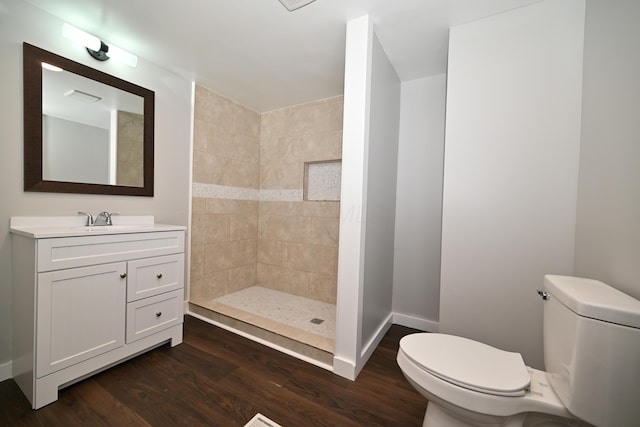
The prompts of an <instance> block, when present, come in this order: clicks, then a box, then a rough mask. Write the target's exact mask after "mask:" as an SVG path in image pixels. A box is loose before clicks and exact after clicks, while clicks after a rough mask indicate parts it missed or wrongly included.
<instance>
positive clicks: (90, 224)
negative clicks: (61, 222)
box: [78, 212, 94, 227]
mask: <svg viewBox="0 0 640 427" xmlns="http://www.w3.org/2000/svg"><path fill="white" fill-rule="evenodd" d="M78 215H86V216H87V220H86V221H85V223H84V225H85V227H93V225H94V221H93V215H91V214H90V213H89V212H78Z"/></svg>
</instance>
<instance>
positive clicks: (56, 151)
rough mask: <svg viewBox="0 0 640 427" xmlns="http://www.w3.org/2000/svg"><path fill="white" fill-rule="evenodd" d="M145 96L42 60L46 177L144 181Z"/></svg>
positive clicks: (138, 183) (93, 181) (96, 181)
mask: <svg viewBox="0 0 640 427" xmlns="http://www.w3.org/2000/svg"><path fill="white" fill-rule="evenodd" d="M143 108H144V103H143V98H142V97H141V96H138V95H134V94H132V93H129V92H125V91H123V90H120V89H117V88H114V87H111V86H107V85H105V84H102V83H100V82H96V81H95V80H90V79H87V78H85V77H82V76H79V75H77V74H74V73H70V72H68V71H65V70H62V69H60V68H58V69H54V68H52V67H45V66H43V70H42V178H43V179H45V180H47V181H67V182H86V183H91V184H106V185H127V186H132V187H142V186H143V176H142V167H143V156H142V153H143V139H142V138H143V135H144V116H143V113H144V110H143Z"/></svg>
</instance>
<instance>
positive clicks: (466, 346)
mask: <svg viewBox="0 0 640 427" xmlns="http://www.w3.org/2000/svg"><path fill="white" fill-rule="evenodd" d="M400 348H401V349H402V351H403V352H404V353H405V355H406V356H407V357H409V358H410V359H411V360H412V361H413V362H414V363H416V364H418V365H419V366H420V367H422V369H424V370H426V371H427V372H429V373H430V374H432V375H434V376H437V377H439V378H441V379H443V380H445V381H448V382H450V383H453V384H456V385H458V386H460V387H464V388H468V389H470V390H474V391H479V392H482V393H488V394H494V395H498V396H523V395H524V394H525V389H526V388H527V387H529V384H530V383H531V379H530V377H529V373H528V372H527V368H526V366H525V364H524V361H523V360H522V356H521V355H520V354H519V353H512V352H508V351H503V350H498V349H497V348H494V347H491V346H489V345H486V344H483V343H480V342H477V341H473V340H470V339H467V338H463V337H457V336H453V335H445V334H429V333H420V334H412V335H407V336H405V337H404V338H402V340H400Z"/></svg>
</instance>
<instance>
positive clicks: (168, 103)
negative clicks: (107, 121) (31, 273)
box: [0, 0, 191, 379]
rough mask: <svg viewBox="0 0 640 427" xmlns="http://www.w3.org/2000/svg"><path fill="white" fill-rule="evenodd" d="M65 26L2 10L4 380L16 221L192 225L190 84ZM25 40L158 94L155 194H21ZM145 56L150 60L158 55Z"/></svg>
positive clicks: (0, 326)
mask: <svg viewBox="0 0 640 427" xmlns="http://www.w3.org/2000/svg"><path fill="white" fill-rule="evenodd" d="M62 24H63V22H62V21H59V20H58V19H57V18H55V17H53V16H51V15H48V14H46V13H44V12H42V11H40V10H39V9H36V8H34V7H32V6H31V5H29V4H28V3H26V2H23V1H19V0H4V1H3V2H2V5H0V57H1V58H2V60H1V61H0V76H2V78H1V79H0V93H2V98H1V100H0V141H2V143H1V144H0V272H2V274H0V379H3V378H6V375H7V373H9V374H10V369H9V367H8V364H7V362H8V361H9V359H10V354H11V352H10V343H11V294H12V292H11V238H10V235H9V218H10V217H11V216H20V215H69V214H74V213H75V212H76V211H78V210H83V211H91V212H98V211H100V210H110V211H117V212H121V213H123V214H129V215H137V214H146V215H155V216H156V220H157V221H158V222H164V223H173V224H179V225H187V224H188V211H189V192H190V184H189V183H190V180H189V170H190V166H189V164H190V163H189V153H190V139H191V82H189V81H187V80H184V79H183V78H181V77H178V76H176V75H174V74H171V73H169V72H167V71H165V70H164V69H162V68H160V67H158V66H156V65H154V64H153V63H152V62H149V61H147V60H145V59H143V58H141V59H140V61H139V62H138V67H137V68H131V67H129V66H127V65H124V64H119V63H117V62H113V61H107V62H105V63H99V62H97V61H95V60H93V59H92V58H91V57H89V55H88V54H87V52H86V50H84V49H83V48H82V47H80V46H78V45H74V44H73V43H70V42H69V41H68V40H66V39H63V38H62V35H61V32H62ZM23 41H26V42H28V43H30V44H33V45H36V46H39V47H41V48H43V49H46V50H49V51H52V52H54V53H57V54H59V55H62V56H64V57H67V58H70V59H72V60H74V61H77V62H81V63H84V64H85V65H88V66H90V67H93V68H96V69H99V70H101V71H104V72H107V73H109V74H113V75H116V76H118V77H120V78H122V79H125V80H128V81H131V82H133V83H136V84H138V85H141V86H144V87H146V88H148V89H151V90H153V91H155V95H156V105H155V196H154V197H152V198H149V197H124V196H100V195H73V194H53V193H25V192H24V191H23V167H22V164H23V163H22V162H23V158H22V118H23V114H22V107H23V106H22V42H23ZM107 42H108V40H107ZM122 47H123V48H126V47H127V46H122ZM134 53H138V54H142V53H143V52H134ZM146 55H148V56H149V57H150V58H153V52H147V53H146Z"/></svg>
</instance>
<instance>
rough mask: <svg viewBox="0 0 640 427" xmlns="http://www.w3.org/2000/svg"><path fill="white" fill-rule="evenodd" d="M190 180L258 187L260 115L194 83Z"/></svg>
mask: <svg viewBox="0 0 640 427" xmlns="http://www.w3.org/2000/svg"><path fill="white" fill-rule="evenodd" d="M193 151H194V153H193V154H194V156H193V159H194V160H193V177H194V178H193V179H194V181H195V182H200V183H204V184H217V185H228V186H234V187H245V188H258V185H259V181H260V177H259V171H260V168H259V158H260V114H258V113H256V112H253V111H251V110H249V109H247V108H245V107H243V106H241V105H239V104H236V103H234V102H233V101H230V100H228V99H226V98H224V97H223V96H220V95H218V94H216V93H215V92H212V91H210V90H208V89H206V88H203V87H201V86H196V93H195V112H194V148H193Z"/></svg>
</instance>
